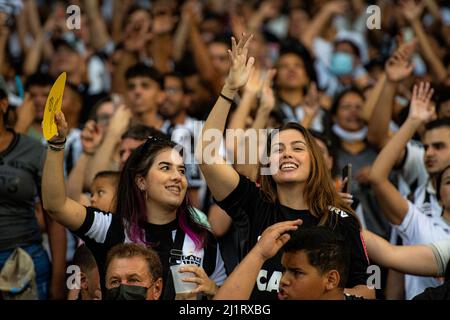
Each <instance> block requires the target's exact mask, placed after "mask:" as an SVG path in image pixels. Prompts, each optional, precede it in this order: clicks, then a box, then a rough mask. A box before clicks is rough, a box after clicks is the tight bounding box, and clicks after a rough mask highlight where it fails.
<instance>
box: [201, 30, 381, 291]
mask: <svg viewBox="0 0 450 320" xmlns="http://www.w3.org/2000/svg"><path fill="white" fill-rule="evenodd" d="M250 39H251V36H245V35H244V36H243V38H242V39H241V40H240V41H239V42H238V43H236V41H235V39H234V38H233V39H232V50H231V51H229V55H230V59H231V69H230V73H229V75H228V78H227V80H226V82H225V85H224V87H223V89H222V92H221V95H220V97H219V99H218V100H217V102H216V104H215V106H214V107H213V109H212V111H211V113H210V114H209V117H208V119H207V120H206V123H205V125H204V127H203V138H202V140H201V142H200V143H199V146H198V149H197V157H198V159H199V160H200V161H199V162H200V169H201V171H202V173H203V175H204V177H205V179H206V182H207V184H208V187H209V188H210V190H211V192H212V194H213V196H214V198H215V200H216V201H217V202H218V204H219V206H220V207H221V208H222V209H223V210H225V211H226V213H227V214H228V215H229V216H230V217H231V218H232V219H233V222H235V223H239V224H244V225H246V226H247V227H248V232H247V233H246V234H245V239H243V241H245V242H246V243H247V245H248V248H251V247H253V246H254V245H255V244H256V243H257V241H258V239H259V237H260V236H261V234H262V233H263V231H264V230H265V229H266V228H267V227H269V226H270V225H273V224H275V223H277V222H281V221H286V220H297V219H301V220H302V225H301V227H302V228H303V227H309V226H315V225H326V226H329V227H330V228H332V229H333V230H334V231H335V232H337V233H338V234H340V235H341V236H342V239H343V241H345V242H346V244H347V245H348V247H349V248H350V251H351V258H350V261H349V269H350V274H349V277H348V281H347V282H346V283H345V288H347V289H346V293H350V294H353V295H360V296H365V297H366V298H374V296H375V295H374V290H372V289H369V288H368V287H367V278H368V275H367V267H368V266H369V263H368V258H367V255H366V254H365V250H364V245H363V242H362V237H361V234H360V225H359V222H358V219H357V218H356V217H355V216H354V214H353V211H352V209H351V208H350V207H349V206H348V205H347V204H346V203H345V201H344V200H343V199H342V198H341V197H340V196H339V194H338V192H337V191H336V189H335V187H334V184H333V181H332V179H331V175H330V171H329V170H328V169H327V167H326V164H325V161H324V159H323V156H322V152H321V151H320V149H319V147H318V145H317V143H316V142H315V141H314V137H313V136H312V135H311V133H309V132H308V130H307V129H305V128H304V127H302V126H301V125H300V124H298V123H293V122H290V123H287V124H286V125H284V126H283V127H282V128H281V129H280V130H278V131H276V132H275V133H274V134H273V135H269V137H268V141H267V156H268V160H269V161H268V164H267V167H264V168H263V167H260V169H266V170H265V171H266V172H265V173H266V175H261V179H260V182H261V188H259V187H257V186H256V184H255V183H253V182H252V181H250V180H249V179H248V178H246V177H244V176H243V175H239V174H238V172H236V171H235V170H234V168H233V167H232V166H231V165H229V164H227V163H226V161H225V159H223V158H222V157H221V156H220V154H219V150H218V148H211V144H208V139H209V138H207V136H211V134H213V133H215V132H218V136H219V137H221V136H222V133H223V131H224V129H225V123H226V119H227V115H228V113H229V111H230V105H231V101H232V99H233V97H234V95H235V94H236V93H237V91H238V90H239V89H240V88H242V87H243V86H244V85H245V84H246V82H247V80H248V77H249V74H250V72H251V71H252V67H253V63H254V58H253V57H250V58H248V57H247V55H248V45H249V42H250ZM214 140H215V139H214ZM214 144H215V145H216V146H217V144H218V143H217V141H214ZM206 157H209V158H208V159H207V158H206ZM260 173H261V174H262V171H261V172H260ZM297 274H298V276H299V277H301V276H302V275H301V270H298V272H297ZM281 275H282V266H281V254H278V255H276V256H275V257H273V258H271V259H269V260H268V261H266V262H265V263H264V265H263V266H262V268H261V270H260V272H259V275H258V278H257V280H256V285H255V287H254V291H253V293H252V299H276V298H277V292H278V288H279V284H280V281H281Z"/></svg>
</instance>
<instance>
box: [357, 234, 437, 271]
mask: <svg viewBox="0 0 450 320" xmlns="http://www.w3.org/2000/svg"><path fill="white" fill-rule="evenodd" d="M363 236H364V240H365V243H366V246H367V251H368V253H369V257H370V259H371V260H373V261H374V262H376V263H378V264H380V265H382V266H383V267H386V268H391V269H395V270H397V271H400V272H402V273H408V274H414V275H419V276H436V275H437V274H438V266H437V262H436V259H435V257H434V254H433V250H432V249H431V247H429V246H425V245H421V246H395V245H392V244H390V243H389V242H388V241H386V240H385V239H384V238H382V237H380V236H378V235H376V234H374V233H372V232H370V231H369V230H364V231H363Z"/></svg>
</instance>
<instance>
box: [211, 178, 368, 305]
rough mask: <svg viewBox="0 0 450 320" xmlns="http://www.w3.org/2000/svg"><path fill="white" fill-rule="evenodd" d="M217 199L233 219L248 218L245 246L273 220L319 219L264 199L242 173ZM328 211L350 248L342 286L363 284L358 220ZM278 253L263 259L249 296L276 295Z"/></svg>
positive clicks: (308, 223) (305, 223)
mask: <svg viewBox="0 0 450 320" xmlns="http://www.w3.org/2000/svg"><path fill="white" fill-rule="evenodd" d="M217 203H218V205H219V206H220V207H221V208H222V209H223V210H225V211H226V212H227V213H228V214H229V215H230V217H231V218H232V219H233V221H236V222H239V221H248V225H249V227H248V232H247V233H246V237H247V239H248V248H252V247H253V246H254V245H255V244H256V242H257V241H258V238H259V237H260V236H261V234H262V233H263V231H264V230H265V229H266V228H267V227H269V226H271V225H273V224H274V223H277V222H281V221H287V220H295V219H299V218H300V219H302V220H303V223H302V225H301V226H300V227H301V228H303V227H311V226H316V225H317V224H318V223H319V220H318V219H317V218H316V217H314V216H313V215H312V214H311V213H310V212H309V211H308V210H294V209H291V208H288V207H285V206H283V205H281V204H280V203H271V202H268V201H266V200H265V199H264V197H263V195H262V192H261V191H260V189H259V188H258V187H257V186H256V185H255V183H253V182H251V181H250V180H249V179H247V178H245V177H244V176H240V179H239V184H238V186H237V187H236V188H235V189H234V190H233V191H232V192H231V193H230V194H229V195H228V197H227V198H225V199H224V200H223V201H219V202H217ZM330 211H331V212H330V213H331V219H330V221H331V222H332V225H333V227H332V228H333V230H335V231H336V232H338V233H339V234H340V235H341V236H342V238H343V239H344V241H345V242H346V245H348V247H349V249H350V252H351V257H350V273H349V279H348V281H347V284H346V288H352V287H354V286H356V285H365V284H366V283H367V282H366V281H367V278H368V275H367V267H368V266H369V259H368V257H367V254H366V251H365V246H364V244H363V240H362V237H361V232H360V227H359V224H358V221H357V219H356V218H355V217H354V216H352V215H351V214H349V213H346V212H344V211H342V210H339V209H336V208H330ZM335 219H337V223H334V221H336V220H335ZM243 234H244V233H243V232H241V236H242V235H243ZM281 255H282V252H281V251H280V252H278V254H277V255H276V256H275V257H273V258H272V259H269V260H267V261H266V262H265V263H264V265H263V267H262V268H261V271H260V273H259V275H258V278H257V280H256V285H255V287H254V289H253V293H252V297H251V299H254V300H266V299H271V300H272V299H273V300H274V299H277V292H278V286H279V282H280V280H281V275H282V271H281V270H282V268H281Z"/></svg>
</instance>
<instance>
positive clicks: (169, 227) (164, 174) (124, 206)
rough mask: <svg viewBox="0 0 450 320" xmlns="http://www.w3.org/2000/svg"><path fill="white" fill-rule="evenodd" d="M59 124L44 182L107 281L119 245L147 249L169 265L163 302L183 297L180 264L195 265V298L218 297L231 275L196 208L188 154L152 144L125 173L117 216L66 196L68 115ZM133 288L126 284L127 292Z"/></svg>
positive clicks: (56, 214)
mask: <svg viewBox="0 0 450 320" xmlns="http://www.w3.org/2000/svg"><path fill="white" fill-rule="evenodd" d="M55 122H56V125H57V128H58V135H57V136H55V137H53V138H52V139H51V140H50V141H48V150H47V158H46V161H45V164H44V173H43V178H42V193H43V203H44V208H45V209H46V210H47V211H48V212H49V214H50V215H51V217H52V218H53V219H55V220H56V221H58V222H59V223H61V224H63V225H64V226H66V227H67V228H69V229H70V230H71V231H73V232H74V233H75V234H76V235H78V236H79V237H80V238H81V239H83V240H84V241H85V243H86V245H87V246H88V248H89V249H90V250H91V251H92V253H93V254H94V256H95V258H96V260H97V263H98V265H99V270H100V274H101V276H102V277H103V278H104V271H105V270H104V264H105V259H106V255H107V252H108V250H109V249H110V248H112V247H113V246H114V245H116V244H120V243H127V242H132V243H138V244H144V245H146V246H149V247H152V248H153V249H154V250H155V251H156V252H158V254H159V257H160V259H161V262H162V265H163V280H164V284H163V295H162V297H163V299H169V300H170V299H173V298H175V291H174V286H173V282H172V276H171V275H170V274H169V270H170V265H173V264H188V266H186V267H184V270H182V271H186V272H193V273H194V274H193V275H191V276H190V277H188V278H186V279H185V281H186V282H194V283H197V284H198V286H197V288H196V289H194V290H193V291H192V293H195V294H197V293H202V294H204V295H205V296H207V297H208V298H210V297H212V296H213V295H214V294H215V292H216V290H217V286H218V285H221V284H222V283H223V281H224V280H225V278H226V273H225V268H224V264H223V261H222V258H221V254H220V251H219V248H218V246H217V242H216V240H215V239H214V238H213V236H212V234H211V233H210V232H209V230H208V227H207V226H205V225H204V224H202V223H201V222H200V220H199V218H198V215H197V214H196V211H195V210H194V209H193V208H192V207H191V206H190V205H189V202H188V199H187V197H186V190H187V180H186V177H185V165H184V162H183V157H182V153H181V152H180V148H179V147H178V146H177V145H176V144H175V143H174V142H172V141H170V140H167V139H163V138H160V137H156V136H154V137H149V138H148V139H147V141H146V142H145V143H144V144H142V145H141V146H140V147H138V148H137V149H136V150H135V151H134V152H133V153H132V154H131V156H130V157H129V159H128V160H127V162H126V163H125V167H124V168H123V170H122V172H121V176H120V181H119V188H118V192H117V199H116V200H117V201H116V203H117V207H116V213H114V214H113V213H110V212H103V211H101V210H99V209H97V208H93V207H85V206H83V205H81V204H80V203H78V202H76V201H74V200H72V199H70V198H68V197H67V196H66V190H65V182H64V175H63V157H64V143H65V140H66V135H67V131H68V129H67V123H66V121H65V119H64V115H63V113H61V112H60V113H58V114H57V115H56V116H55ZM103 284H104V282H103ZM136 285H139V279H136ZM128 289H129V287H127V286H125V285H124V288H123V290H128ZM130 296H132V295H130Z"/></svg>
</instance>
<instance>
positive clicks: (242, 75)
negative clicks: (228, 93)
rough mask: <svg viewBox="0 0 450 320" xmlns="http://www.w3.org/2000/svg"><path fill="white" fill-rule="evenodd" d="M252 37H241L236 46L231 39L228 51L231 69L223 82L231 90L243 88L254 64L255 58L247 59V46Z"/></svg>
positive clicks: (234, 41) (244, 35)
mask: <svg viewBox="0 0 450 320" xmlns="http://www.w3.org/2000/svg"><path fill="white" fill-rule="evenodd" d="M252 38H253V35H246V34H245V33H244V34H243V35H242V39H241V40H239V42H238V43H237V44H236V39H235V38H234V37H231V50H228V55H229V56H230V61H231V67H230V72H229V73H228V77H227V79H226V81H225V84H226V86H228V88H229V89H231V90H238V89H240V88H241V87H243V86H244V85H245V84H246V83H247V81H248V78H249V76H250V73H251V71H252V69H253V65H254V63H255V58H253V57H250V58H248V57H247V56H248V46H249V44H250V41H251V39H252Z"/></svg>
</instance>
